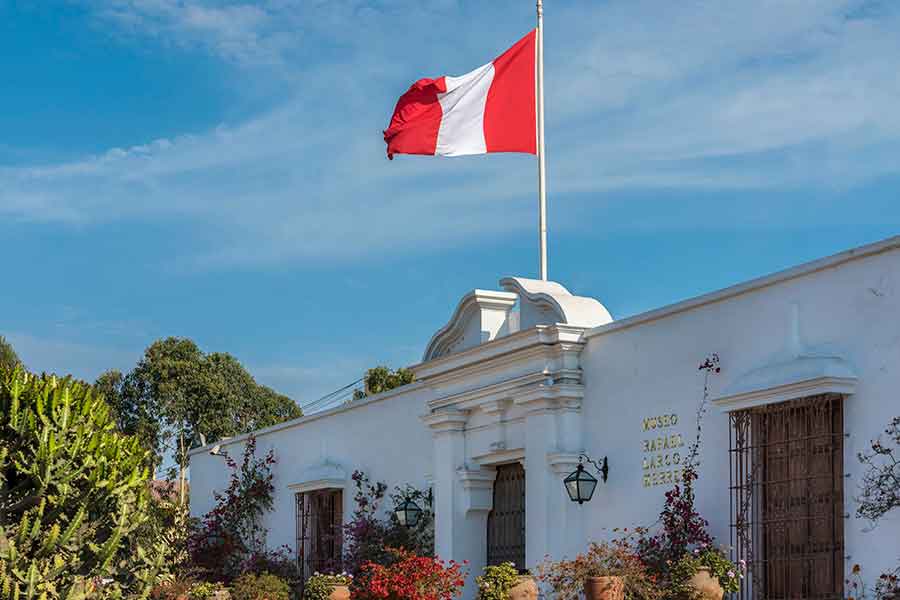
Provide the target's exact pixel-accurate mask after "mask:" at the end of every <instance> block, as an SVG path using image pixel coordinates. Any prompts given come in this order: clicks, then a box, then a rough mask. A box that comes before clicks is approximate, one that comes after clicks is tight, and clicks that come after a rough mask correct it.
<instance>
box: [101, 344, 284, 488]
mask: <svg viewBox="0 0 900 600" xmlns="http://www.w3.org/2000/svg"><path fill="white" fill-rule="evenodd" d="M97 386H98V387H99V388H101V389H102V390H103V391H104V393H105V394H106V395H107V397H108V398H109V403H110V405H111V406H112V407H113V408H114V409H115V411H116V421H117V424H118V426H119V428H120V430H121V431H123V432H126V433H129V434H133V435H136V436H138V437H139V438H140V439H141V440H142V441H143V443H144V444H145V445H146V447H147V448H148V449H150V450H151V451H152V452H153V453H154V455H155V457H156V460H157V463H158V462H159V461H160V460H161V457H162V455H163V454H164V453H166V452H172V453H173V454H174V456H175V461H176V463H177V465H178V467H179V470H180V480H181V485H180V486H179V489H180V492H181V496H182V497H181V504H184V500H185V499H184V489H185V486H184V479H185V469H186V468H187V465H188V452H189V451H190V450H191V448H194V447H197V446H200V445H202V444H204V443H212V442H215V441H217V440H220V439H222V438H223V437H228V436H235V435H239V434H241V433H246V432H249V431H253V430H255V429H260V428H262V427H268V426H270V425H274V424H276V423H280V422H282V421H285V420H288V419H293V418H297V417H299V416H301V415H302V412H301V410H300V408H299V407H298V406H297V404H296V403H294V401H293V400H291V399H290V398H288V397H287V396H284V395H281V394H278V393H277V392H275V391H273V390H272V389H270V388H268V387H265V386H263V385H260V384H258V383H257V382H256V381H255V380H254V379H253V376H252V375H250V373H248V372H247V370H246V369H244V367H243V366H242V365H241V364H240V363H239V362H238V361H237V359H235V358H234V357H233V356H231V355H230V354H226V353H221V352H215V353H211V354H205V353H204V352H203V351H202V350H200V348H198V347H197V345H196V344H195V343H194V342H193V341H191V340H189V339H185V338H175V337H170V338H166V339H164V340H157V341H156V342H154V343H153V344H151V345H150V346H149V347H148V348H147V349H146V350H145V351H144V356H143V358H141V360H140V361H139V362H138V364H137V365H136V366H135V368H134V369H133V370H132V371H131V372H130V373H128V374H127V375H124V376H123V375H122V374H121V373H119V372H117V371H107V372H106V373H104V374H103V375H101V376H100V378H99V379H98V380H97Z"/></svg>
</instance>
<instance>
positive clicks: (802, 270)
mask: <svg viewBox="0 0 900 600" xmlns="http://www.w3.org/2000/svg"><path fill="white" fill-rule="evenodd" d="M897 249H900V236H895V237H892V238H888V239H886V240H882V241H880V242H875V243H874V244H869V245H867V246H860V247H859V248H853V249H852V250H846V251H844V252H841V253H839V254H834V255H832V256H829V257H826V258H821V259H819V260H814V261H812V262H808V263H804V264H802V265H798V266H796V267H792V268H790V269H785V270H783V271H778V272H776V273H773V274H771V275H766V276H764V277H759V278H757V279H752V280H750V281H747V282H744V283H740V284H737V285H733V286H731V287H727V288H724V289H721V290H718V291H715V292H711V293H709V294H703V295H702V296H697V297H695V298H690V299H688V300H683V301H681V302H676V303H675V304H670V305H668V306H663V307H662V308H657V309H654V310H651V311H647V312H645V313H641V314H638V315H634V316H632V317H628V318H625V319H620V320H618V321H613V322H612V323H609V324H606V325H600V326H599V327H594V328H593V329H591V330H589V331H587V332H585V334H584V337H585V339H590V338H592V337H596V336H600V335H605V334H607V333H613V332H616V331H621V330H623V329H629V328H631V327H636V326H638V325H644V324H647V323H651V322H653V321H658V320H660V319H665V318H668V317H671V316H674V315H678V314H681V313H683V312H687V311H690V310H694V309H696V308H701V307H703V306H706V305H707V304H714V303H716V302H722V301H724V300H729V299H731V298H734V297H736V296H740V295H743V294H748V293H751V292H755V291H758V290H761V289H764V288H767V287H770V286H773V285H777V284H779V283H783V282H785V281H790V280H792V279H797V278H799V277H805V276H807V275H812V274H814V273H818V272H820V271H824V270H826V269H833V268H835V267H839V266H841V265H843V264H845V263H848V262H852V261H855V260H860V259H863V258H867V257H870V256H875V255H877V254H884V253H885V252H891V251H893V250H897Z"/></svg>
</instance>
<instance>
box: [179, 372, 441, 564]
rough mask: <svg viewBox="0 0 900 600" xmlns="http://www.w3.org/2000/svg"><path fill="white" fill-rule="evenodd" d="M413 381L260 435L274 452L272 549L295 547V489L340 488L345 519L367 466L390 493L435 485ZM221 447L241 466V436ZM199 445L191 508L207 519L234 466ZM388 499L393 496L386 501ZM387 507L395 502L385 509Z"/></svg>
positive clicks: (263, 448) (262, 447)
mask: <svg viewBox="0 0 900 600" xmlns="http://www.w3.org/2000/svg"><path fill="white" fill-rule="evenodd" d="M417 389H418V386H416V385H415V384H414V385H412V386H407V387H405V388H404V390H403V391H402V392H400V391H399V390H398V392H399V393H392V394H384V395H382V396H380V397H379V398H377V399H376V400H375V401H368V402H364V403H361V404H360V405H357V406H355V407H353V408H352V409H350V410H347V409H336V410H332V411H327V412H324V413H319V414H316V415H311V416H309V417H303V418H301V419H298V420H296V421H293V422H290V423H285V424H282V425H280V426H276V427H271V428H269V429H264V430H261V431H259V432H257V433H256V440H257V450H256V455H257V456H258V457H261V456H264V455H265V453H266V452H268V450H269V449H270V448H271V449H274V451H275V458H276V460H277V464H276V465H275V467H274V468H273V470H272V473H273V475H274V478H273V484H274V486H275V508H274V510H273V511H272V512H271V513H269V514H268V515H267V516H266V522H265V526H266V527H267V528H268V530H269V533H268V538H267V543H268V546H269V547H270V548H275V547H278V546H281V545H283V544H287V545H288V546H289V547H290V548H292V549H296V521H295V517H296V515H295V498H294V495H295V492H296V490H297V489H298V486H299V489H303V490H308V489H316V488H332V487H342V488H343V489H344V494H343V501H344V507H343V512H344V515H345V517H346V516H349V515H351V514H352V513H353V510H354V508H355V505H354V503H353V495H354V493H355V488H354V485H353V481H352V480H351V476H352V475H353V471H354V470H356V469H359V470H362V471H364V472H365V473H366V474H367V475H368V476H369V477H370V478H371V480H372V481H373V482H375V481H383V482H384V483H386V484H387V485H388V488H389V491H392V490H393V488H394V486H397V485H399V486H404V485H405V484H407V483H409V484H411V485H414V486H416V487H417V488H419V489H427V487H428V486H429V485H430V477H431V475H430V473H431V447H432V443H431V433H430V432H429V431H428V430H427V429H426V428H425V427H423V426H422V423H421V421H420V420H419V415H420V414H421V412H422V409H421V400H419V399H417V396H416V390H417ZM244 439H246V436H241V437H240V438H235V440H234V441H232V442H231V443H224V444H222V449H223V450H224V451H226V452H228V454H229V455H230V456H231V457H232V458H234V459H235V460H237V461H238V463H240V458H241V453H242V452H243V440H244ZM206 450H208V449H201V450H200V451H198V452H195V453H194V454H193V455H192V456H191V513H192V514H193V515H195V516H201V515H203V514H205V513H206V512H208V511H209V510H210V509H211V508H212V507H213V505H214V499H213V490H222V489H224V488H225V487H226V486H227V484H228V475H229V470H228V468H227V467H226V466H225V462H224V460H223V458H222V457H220V456H212V455H210V454H209V452H208V451H206ZM385 504H387V505H389V504H390V501H389V500H388V499H385ZM383 508H384V509H385V510H389V509H390V507H389V506H385V507H383Z"/></svg>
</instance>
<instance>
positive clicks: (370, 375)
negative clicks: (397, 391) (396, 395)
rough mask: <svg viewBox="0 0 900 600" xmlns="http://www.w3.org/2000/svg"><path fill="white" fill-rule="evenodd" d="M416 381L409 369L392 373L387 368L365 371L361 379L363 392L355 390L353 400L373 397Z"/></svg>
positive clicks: (401, 369)
mask: <svg viewBox="0 0 900 600" xmlns="http://www.w3.org/2000/svg"><path fill="white" fill-rule="evenodd" d="M415 380H416V375H415V373H413V372H412V371H410V370H409V369H404V368H400V369H397V370H396V371H392V370H391V369H389V368H387V367H381V366H379V367H375V368H374V369H369V370H368V371H366V374H365V376H364V377H363V383H364V385H365V392H362V391H359V390H357V391H356V392H354V394H353V398H354V399H355V400H358V399H360V398H365V397H366V396H374V395H375V394H380V393H382V392H386V391H388V390H392V389H394V388H397V387H400V386H401V385H406V384H408V383H412V382H413V381H415Z"/></svg>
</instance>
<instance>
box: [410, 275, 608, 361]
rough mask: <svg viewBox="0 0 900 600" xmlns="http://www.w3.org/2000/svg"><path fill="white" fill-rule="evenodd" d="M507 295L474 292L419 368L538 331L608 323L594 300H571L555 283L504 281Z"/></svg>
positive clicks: (520, 279) (436, 336)
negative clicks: (511, 336) (507, 337)
mask: <svg viewBox="0 0 900 600" xmlns="http://www.w3.org/2000/svg"><path fill="white" fill-rule="evenodd" d="M500 285H501V286H502V287H503V289H504V290H505V291H502V292H501V291H494V290H472V291H471V292H469V293H468V294H466V295H465V296H463V298H462V300H460V301H459V304H458V305H457V307H456V310H455V311H453V316H452V317H450V321H449V322H448V323H447V324H446V325H444V326H443V327H442V328H440V329H439V330H438V331H437V332H436V333H435V334H434V336H432V338H431V341H430V342H428V346H427V347H426V349H425V355H424V356H423V357H422V361H423V362H427V361H429V360H434V359H436V358H441V357H442V356H447V355H448V354H453V353H455V352H460V351H462V350H467V349H469V348H473V347H475V346H478V345H479V344H483V343H485V342H489V341H491V340H494V339H497V338H499V337H503V336H505V335H509V334H512V333H516V332H518V331H524V330H526V329H530V328H532V327H535V326H537V325H557V324H562V325H574V326H577V327H585V328H590V327H597V326H598V325H605V324H606V323H610V322H612V320H613V319H612V317H611V316H610V314H609V311H608V310H606V307H605V306H603V305H602V304H601V303H600V302H598V301H597V300H595V299H594V298H587V297H584V296H573V295H572V294H571V293H570V292H569V290H567V289H566V288H565V287H563V286H562V285H561V284H559V283H556V282H554V281H542V280H539V279H525V278H523V277H505V278H503V279H501V280H500Z"/></svg>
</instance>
